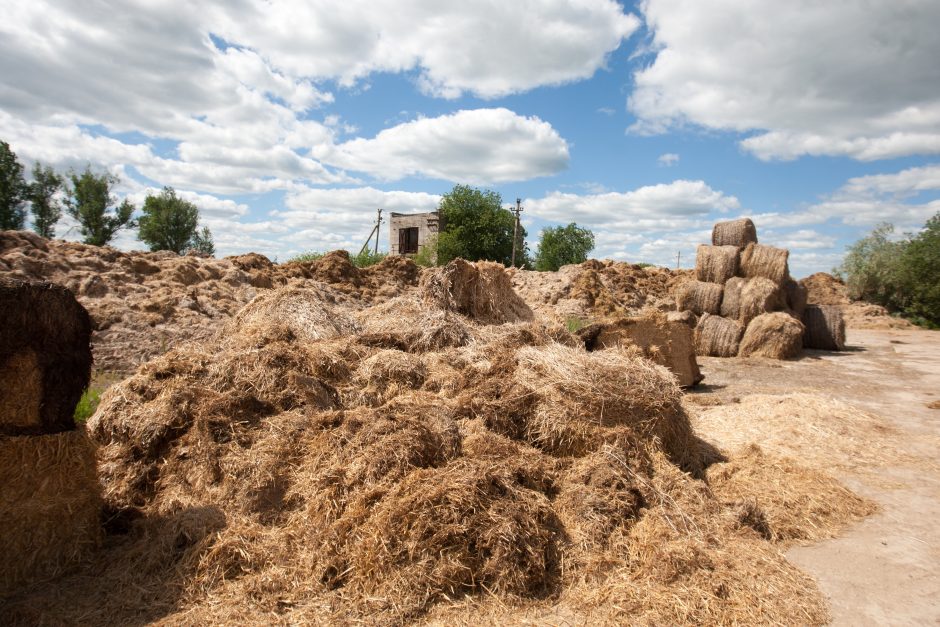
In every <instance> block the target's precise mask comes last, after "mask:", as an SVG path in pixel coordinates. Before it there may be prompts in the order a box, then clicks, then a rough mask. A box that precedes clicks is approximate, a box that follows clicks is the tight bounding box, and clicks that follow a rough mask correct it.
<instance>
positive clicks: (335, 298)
mask: <svg viewBox="0 0 940 627" xmlns="http://www.w3.org/2000/svg"><path fill="white" fill-rule="evenodd" d="M501 273H502V270H499V269H497V268H496V267H494V266H492V265H488V264H475V265H474V264H466V265H461V264H459V263H458V264H455V265H453V266H449V267H446V268H443V269H441V270H439V271H437V272H436V273H434V274H432V275H431V276H429V277H427V278H426V280H425V281H424V282H423V284H422V288H421V292H420V294H411V295H405V296H401V297H398V298H396V299H391V300H388V301H385V302H383V303H381V304H378V305H376V306H374V307H371V308H367V309H363V310H361V311H358V312H355V313H352V314H351V313H348V311H345V310H344V309H343V308H341V307H339V306H338V305H337V303H338V302H339V301H340V300H341V294H340V293H339V292H338V290H336V289H335V288H333V287H331V286H329V285H326V284H322V283H313V282H310V283H307V284H306V285H304V286H303V287H298V286H288V287H283V288H278V289H276V290H271V291H268V292H266V293H264V294H262V295H261V296H259V297H258V298H256V299H255V300H254V301H253V302H252V303H251V304H249V305H248V306H247V307H246V308H245V309H243V310H242V311H241V312H240V313H239V314H238V315H237V316H235V317H233V318H231V319H230V320H229V321H228V322H227V323H226V324H225V326H224V328H223V329H221V330H220V332H219V333H218V334H217V335H216V336H215V337H214V338H212V339H211V340H209V341H207V342H205V343H202V344H191V345H189V346H186V347H181V348H177V349H174V350H171V351H169V352H168V353H166V354H165V355H163V356H161V357H158V358H157V359H154V360H153V361H151V362H149V363H147V364H144V365H143V366H141V367H140V368H139V369H138V370H137V372H136V373H135V374H134V375H133V376H131V377H130V378H128V379H127V380H125V381H124V382H123V383H121V384H118V385H116V386H114V387H112V388H111V389H109V390H108V391H107V393H106V394H105V397H104V398H103V400H102V403H101V406H100V408H99V409H98V411H97V413H96V414H95V415H94V416H93V417H92V419H91V420H90V421H89V424H88V429H89V434H90V436H91V438H92V439H93V440H94V441H95V442H96V443H97V444H98V445H99V447H100V448H99V451H98V455H99V474H100V479H101V482H102V485H103V492H104V500H105V512H106V516H105V519H106V528H107V529H108V531H109V534H110V535H109V536H108V542H107V547H106V548H105V549H104V550H103V551H102V552H101V553H100V554H99V557H98V559H97V560H96V562H95V563H93V564H92V565H91V566H90V567H89V568H88V569H87V570H85V571H82V572H81V573H78V574H75V575H71V576H68V577H66V578H64V579H60V580H58V581H57V582H55V583H54V584H53V585H47V586H42V587H34V588H31V589H29V590H26V591H24V592H22V593H20V595H19V596H15V597H12V598H9V599H6V601H5V603H4V604H3V605H2V606H0V620H2V621H3V622H4V623H7V624H9V623H43V622H45V623H60V622H82V623H87V624H127V623H141V622H150V621H154V622H163V623H166V624H174V625H177V624H235V623H237V624H245V623H271V622H276V623H291V624H295V623H316V624H319V623H333V624H335V623H348V622H359V621H362V622H369V623H372V624H401V623H403V622H415V621H423V620H427V621H438V622H444V623H452V622H454V621H463V622H471V623H474V622H481V621H498V622H513V621H516V622H518V621H521V620H526V619H532V620H539V618H540V617H542V616H549V617H550V616H553V615H559V614H560V615H566V616H571V617H573V619H575V620H576V622H580V621H581V620H583V621H586V622H597V621H600V622H605V621H606V622H618V623H622V622H630V623H634V624H716V623H726V624H727V623H756V622H763V623H787V624H794V623H796V624H821V623H823V622H825V620H826V618H827V613H826V610H825V603H824V599H823V597H822V595H821V593H820V592H819V590H818V589H817V588H816V586H815V584H814V583H813V581H812V580H811V579H810V578H809V577H807V576H805V575H803V574H802V573H800V572H799V571H798V570H797V569H796V568H794V567H793V566H792V565H790V564H789V563H788V562H787V561H786V560H785V559H784V557H783V555H782V553H781V551H780V549H781V547H785V546H787V544H788V543H791V542H794V541H804V540H812V539H818V538H821V537H828V536H829V535H831V534H833V533H835V532H836V531H838V529H839V528H841V527H842V526H843V525H845V524H847V523H848V522H849V521H850V520H853V519H855V518H857V517H859V516H862V515H864V514H866V513H867V512H868V511H870V510H869V508H868V504H867V503H865V502H864V501H861V500H860V499H858V498H857V497H855V496H854V495H852V494H851V493H850V492H848V491H847V490H843V489H841V488H839V486H838V484H837V483H836V482H835V481H834V480H833V479H831V478H829V477H828V476H826V475H823V474H820V473H818V472H815V471H808V470H805V469H802V468H800V467H799V466H796V465H795V464H793V463H790V462H787V461H785V460H779V459H777V458H774V457H772V456H770V455H765V454H763V453H761V452H760V451H757V450H748V451H746V452H745V454H743V455H741V456H738V457H731V458H725V457H724V456H723V455H722V454H721V453H720V452H719V451H717V450H715V449H714V448H712V447H711V446H709V445H708V444H706V443H704V442H702V441H701V440H699V439H698V438H697V437H696V436H695V435H694V433H693V432H692V428H691V426H690V423H689V418H688V416H687V415H686V413H685V411H684V409H683V407H682V404H681V402H680V400H681V398H680V397H681V393H680V391H679V388H678V386H677V384H676V382H675V379H674V378H673V377H672V376H671V375H670V374H669V373H668V371H667V370H665V369H664V368H662V367H660V366H657V365H655V364H653V363H652V362H650V361H649V360H646V359H644V358H642V357H639V356H638V355H637V354H636V352H635V351H630V350H626V349H621V348H609V349H605V350H598V351H594V352H588V351H586V350H585V349H584V348H583V343H582V342H580V341H578V340H576V339H575V338H573V337H572V336H571V335H570V334H569V333H568V332H567V331H566V330H564V329H563V328H562V327H557V328H556V327H551V326H544V325H542V324H539V323H536V322H532V321H529V320H528V317H529V316H528V314H527V313H526V309H525V308H522V307H520V306H519V304H518V302H515V301H513V300H512V298H511V296H512V294H511V293H507V292H505V291H504V290H506V289H507V286H508V284H509V281H508V277H507V276H505V275H504V274H501ZM510 292H511V290H510ZM519 302H521V301H519ZM495 320H498V321H499V323H498V324H496V323H492V324H490V323H488V322H492V321H495ZM812 490H820V491H822V493H823V494H825V498H824V499H818V498H815V499H814V498H799V497H800V496H801V495H802V496H806V494H805V493H806V492H807V491H812ZM810 508H812V511H810ZM778 512H785V513H786V516H785V517H782V515H778ZM810 514H812V515H810ZM821 520H824V521H825V523H826V524H820V521H821ZM803 521H806V522H803Z"/></svg>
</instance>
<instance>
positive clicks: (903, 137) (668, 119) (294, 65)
mask: <svg viewBox="0 0 940 627" xmlns="http://www.w3.org/2000/svg"><path fill="white" fill-rule="evenodd" d="M6 12H7V13H8V15H7V17H6V19H5V20H3V22H2V23H0V139H3V140H4V141H7V142H9V143H10V144H11V146H12V147H13V149H14V150H15V151H16V153H17V154H18V155H19V156H20V159H21V161H23V162H24V163H25V164H27V165H30V164H31V163H32V162H33V161H35V160H40V161H42V162H43V163H47V164H51V165H54V166H56V167H57V168H59V169H61V170H63V171H65V170H67V169H69V168H82V167H84V166H85V164H90V165H91V166H92V167H93V168H95V169H98V170H102V171H103V170H108V171H111V172H113V173H115V174H117V175H118V176H119V177H120V179H121V184H120V186H119V188H118V192H119V194H120V195H127V196H129V197H130V198H131V200H132V201H134V202H136V203H137V204H138V205H139V204H141V202H142V200H143V198H144V197H145V196H146V194H147V193H148V192H150V191H153V190H154V189H157V188H159V187H161V186H163V185H171V186H173V187H175V188H176V189H177V190H178V191H179V192H180V193H181V194H183V195H184V196H186V197H188V198H190V199H192V200H193V201H194V202H196V203H197V205H199V207H200V208H201V210H202V217H203V222H204V223H205V224H206V225H208V226H209V227H210V228H211V229H212V231H213V233H214V234H215V238H216V243H217V248H218V252H219V253H220V254H235V253H241V252H246V251H248V250H254V251H257V252H261V253H264V254H266V255H268V256H269V257H272V258H277V259H279V260H285V259H287V258H289V257H290V256H291V255H294V254H297V253H298V252H301V251H306V250H328V249H333V248H341V247H345V248H350V249H358V248H359V246H361V243H362V240H364V239H365V237H366V236H367V235H368V233H369V231H370V228H371V225H370V221H371V220H372V219H373V216H374V214H375V209H376V208H377V207H383V208H384V209H386V210H390V211H409V210H414V211H423V210H428V209H432V208H433V207H434V206H436V204H437V202H438V200H439V196H440V194H442V193H446V192H447V191H448V190H449V189H451V188H452V187H453V185H454V184H456V183H469V184H473V185H477V186H480V187H486V188H489V189H493V190H495V191H498V192H500V193H501V194H502V197H503V199H504V201H505V202H506V203H510V202H513V201H514V200H515V198H517V197H519V198H522V199H523V203H524V206H525V213H524V222H525V225H526V227H527V229H528V230H529V234H530V237H529V239H530V243H531V245H532V246H533V247H534V246H535V245H536V243H537V241H538V233H539V230H540V229H541V228H543V227H545V226H548V225H554V224H565V223H568V222H571V221H575V222H577V223H579V224H581V225H584V226H588V227H590V228H592V229H593V230H594V232H595V234H596V235H597V243H598V246H597V249H596V251H595V253H594V254H595V256H597V257H601V258H604V257H606V258H612V259H618V260H625V261H645V262H653V263H659V264H668V265H672V264H674V263H675V258H676V253H677V252H678V251H681V252H682V257H683V259H684V260H686V263H688V261H689V260H691V259H692V258H693V256H694V250H695V246H696V244H698V243H703V242H707V240H708V233H709V231H710V227H711V224H712V223H714V222H715V221H716V220H723V219H731V218H735V217H739V216H743V215H747V216H751V217H753V218H754V220H755V222H756V223H757V227H758V234H759V237H760V239H761V241H762V242H765V243H769V244H775V245H780V246H785V247H788V248H790V250H791V269H792V272H793V274H794V275H796V276H804V275H806V274H809V273H811V272H814V271H818V270H829V269H831V268H832V267H833V266H834V265H837V264H838V263H839V261H840V259H841V256H842V253H843V252H844V249H845V246H846V245H847V244H849V243H851V242H852V241H854V240H855V239H857V238H859V237H861V236H863V235H864V234H865V233H867V232H868V231H870V230H871V228H872V227H873V226H874V225H875V224H877V223H878V222H880V221H890V222H892V223H894V224H895V225H896V226H897V227H898V229H899V230H900V231H904V230H908V231H910V230H914V229H916V228H918V227H920V226H921V225H922V224H923V223H924V222H925V221H926V219H927V218H928V217H930V216H931V215H933V214H934V213H936V212H937V211H940V156H938V155H940V63H938V62H937V59H940V38H938V37H936V35H935V32H933V31H934V27H935V26H936V24H938V23H940V3H937V2H935V1H932V0H903V1H899V0H890V1H863V0H832V1H830V2H826V3H819V2H810V1H805V2H801V1H794V2H788V3H780V2H771V1H767V2H753V1H752V0H721V1H717V0H715V1H704V0H646V1H645V2H641V3H637V4H633V3H617V2H614V1H612V0H577V1H576V0H520V1H519V2H514V3H497V2H492V1H477V2H473V1H463V2H441V1H430V0H398V1H396V2H390V1H389V2H383V1H379V0H372V1H368V2H367V1H365V0H345V1H343V2H339V1H334V0H317V1H315V2H314V1H308V2H299V1H274V2H263V1H261V0H238V1H236V2H225V3H222V2H212V1H208V0H198V1H195V2H193V1H184V0H166V1H165V2H160V3H154V2H149V1H145V0H137V1H132V2H121V3H108V2H97V3H87V2H79V1H77V0H75V1H70V0H58V1H56V2H42V1H31V2H26V1H24V0H14V1H13V2H12V4H11V5H10V6H9V9H7V10H6ZM70 227H71V225H70V224H69V223H68V221H67V220H65V221H63V223H62V224H60V225H59V234H60V235H61V236H65V237H69V238H74V237H75V232H74V229H71V228H70ZM115 243H116V245H118V246H120V247H122V248H140V247H141V244H140V242H137V241H136V240H135V239H134V234H133V232H127V233H123V234H122V235H121V236H119V238H118V239H117V240H116V242H115ZM382 247H387V231H385V230H383V238H382ZM684 265H685V264H684Z"/></svg>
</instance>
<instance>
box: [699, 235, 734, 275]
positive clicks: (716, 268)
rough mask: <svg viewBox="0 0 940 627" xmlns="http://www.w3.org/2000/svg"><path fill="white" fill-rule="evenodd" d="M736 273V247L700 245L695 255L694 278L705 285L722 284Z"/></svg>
mask: <svg viewBox="0 0 940 627" xmlns="http://www.w3.org/2000/svg"><path fill="white" fill-rule="evenodd" d="M737 273H738V249H737V247H736V246H706V245H705V244H701V245H700V246H699V247H698V250H697V251H696V253H695V278H696V279H698V280H699V281H705V282H707V283H720V284H722V285H723V284H724V283H725V281H727V280H728V279H730V278H731V277H733V276H734V275H735V274H737Z"/></svg>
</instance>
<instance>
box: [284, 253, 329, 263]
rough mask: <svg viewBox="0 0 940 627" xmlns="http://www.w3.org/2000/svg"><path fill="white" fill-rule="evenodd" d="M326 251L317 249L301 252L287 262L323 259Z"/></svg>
mask: <svg viewBox="0 0 940 627" xmlns="http://www.w3.org/2000/svg"><path fill="white" fill-rule="evenodd" d="M324 254H325V253H318V252H316V251H310V252H306V253H300V254H299V255H294V256H293V257H291V258H290V259H288V260H287V263H295V262H296V263H306V262H309V261H317V260H318V259H322V258H323V255H324Z"/></svg>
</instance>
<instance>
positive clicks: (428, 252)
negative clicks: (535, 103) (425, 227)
mask: <svg viewBox="0 0 940 627" xmlns="http://www.w3.org/2000/svg"><path fill="white" fill-rule="evenodd" d="M414 262H415V263H416V264H418V265H419V266H421V267H423V268H433V267H434V266H436V265H437V236H436V235H431V236H430V237H428V239H427V241H425V242H424V246H422V247H421V248H420V249H418V254H416V255H415V256H414Z"/></svg>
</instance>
